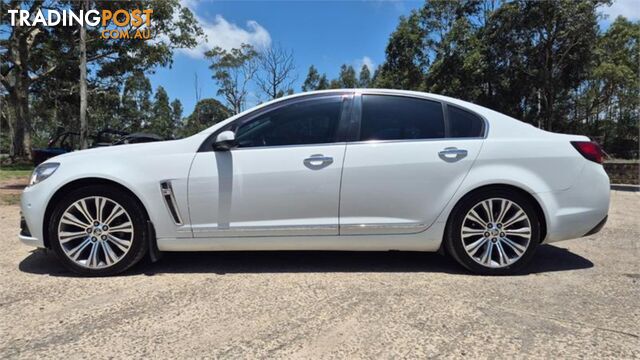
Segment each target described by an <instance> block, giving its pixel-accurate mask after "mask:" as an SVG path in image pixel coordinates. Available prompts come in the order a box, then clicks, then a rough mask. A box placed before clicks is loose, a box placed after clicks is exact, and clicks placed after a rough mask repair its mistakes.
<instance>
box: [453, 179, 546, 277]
mask: <svg viewBox="0 0 640 360" xmlns="http://www.w3.org/2000/svg"><path fill="white" fill-rule="evenodd" d="M503 209H507V210H506V211H505V213H504V214H501V212H502V211H503ZM472 210H473V212H472ZM487 210H489V211H487ZM519 211H522V213H524V217H523V215H522V214H521V213H520V212H519ZM489 213H493V217H491V218H490V217H489ZM501 215H502V216H501ZM500 217H501V218H500ZM521 218H522V219H523V220H520V221H518V220H519V219H521ZM486 220H489V221H486ZM491 220H492V221H491ZM483 221H484V222H485V223H484V224H482V222H483ZM512 221H515V222H512ZM463 226H464V230H463ZM527 229H528V230H527ZM540 229H541V224H540V218H539V215H538V212H537V211H536V209H535V208H534V205H533V204H532V203H531V200H529V199H528V198H527V197H525V196H523V195H522V194H520V193H518V192H514V191H513V190H508V189H499V188H493V189H486V190H481V191H478V192H476V193H472V194H470V195H468V196H466V197H465V198H463V199H462V201H460V203H458V204H457V205H456V207H455V208H454V209H453V211H452V215H451V216H450V217H449V222H448V224H447V230H446V233H445V236H446V239H445V247H446V250H447V252H448V253H449V254H451V256H452V257H453V258H454V259H455V260H456V261H457V262H458V263H460V264H461V265H462V266H464V267H465V268H467V269H468V270H470V271H471V272H473V273H476V274H481V275H510V274H515V273H518V271H520V270H521V269H522V268H523V267H524V266H526V265H527V264H528V263H529V262H530V261H531V259H532V258H533V256H534V254H535V251H536V248H537V247H538V245H539V244H540V240H541V239H540V236H541V230H540ZM463 231H464V235H463ZM463 236H464V237H463ZM489 249H490V250H489Z"/></svg>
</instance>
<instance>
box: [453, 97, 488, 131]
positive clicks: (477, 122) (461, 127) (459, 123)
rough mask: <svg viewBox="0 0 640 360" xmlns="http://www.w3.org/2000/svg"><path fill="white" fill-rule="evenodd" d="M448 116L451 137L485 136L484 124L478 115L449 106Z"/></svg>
mask: <svg viewBox="0 0 640 360" xmlns="http://www.w3.org/2000/svg"><path fill="white" fill-rule="evenodd" d="M447 116H448V117H449V137H451V138H467V137H482V136H483V131H484V122H483V121H482V119H481V118H480V117H479V116H478V115H475V114H472V113H470V112H468V111H466V110H462V109H460V108H457V107H455V106H451V105H448V106H447Z"/></svg>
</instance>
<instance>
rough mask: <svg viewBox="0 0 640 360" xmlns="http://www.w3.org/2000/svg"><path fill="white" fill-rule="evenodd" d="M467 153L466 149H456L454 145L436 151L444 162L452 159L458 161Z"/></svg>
mask: <svg viewBox="0 0 640 360" xmlns="http://www.w3.org/2000/svg"><path fill="white" fill-rule="evenodd" d="M467 154H468V152H467V150H465V149H458V148H456V147H448V148H444V149H443V150H442V151H440V152H439V153H438V156H440V159H442V160H444V161H446V162H454V161H458V160H460V159H462V158H464V157H466V156H467Z"/></svg>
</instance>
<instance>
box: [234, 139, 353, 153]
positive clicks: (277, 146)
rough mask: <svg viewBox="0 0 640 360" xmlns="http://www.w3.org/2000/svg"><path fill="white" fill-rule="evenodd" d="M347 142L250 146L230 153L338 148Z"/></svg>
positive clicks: (235, 149)
mask: <svg viewBox="0 0 640 360" xmlns="http://www.w3.org/2000/svg"><path fill="white" fill-rule="evenodd" d="M346 144H347V142H346V141H342V142H332V143H317V144H296V145H264V146H249V147H243V148H233V149H229V151H241V150H252V149H257V150H264V149H283V148H297V147H310V146H313V147H317V146H338V145H346Z"/></svg>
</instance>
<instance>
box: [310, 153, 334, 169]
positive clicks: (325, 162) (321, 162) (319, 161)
mask: <svg viewBox="0 0 640 360" xmlns="http://www.w3.org/2000/svg"><path fill="white" fill-rule="evenodd" d="M303 163H304V166H306V167H308V168H309V169H311V170H318V169H322V168H324V167H327V166H329V165H331V164H332V163H333V158H332V157H329V156H324V155H322V154H314V155H311V156H310V157H308V158H306V159H304V161H303Z"/></svg>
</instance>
